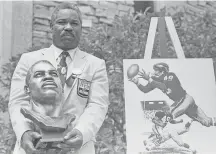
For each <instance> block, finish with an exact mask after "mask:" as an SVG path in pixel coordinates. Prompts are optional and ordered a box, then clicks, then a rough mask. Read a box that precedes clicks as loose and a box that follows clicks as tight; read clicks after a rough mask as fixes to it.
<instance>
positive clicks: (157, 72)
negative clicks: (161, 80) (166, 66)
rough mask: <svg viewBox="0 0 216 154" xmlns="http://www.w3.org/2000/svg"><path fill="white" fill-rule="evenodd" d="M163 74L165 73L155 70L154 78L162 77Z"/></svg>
mask: <svg viewBox="0 0 216 154" xmlns="http://www.w3.org/2000/svg"><path fill="white" fill-rule="evenodd" d="M163 74H164V72H163V71H161V70H159V69H155V70H154V76H156V77H160V76H162V75H163Z"/></svg>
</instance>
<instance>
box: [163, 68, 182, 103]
mask: <svg viewBox="0 0 216 154" xmlns="http://www.w3.org/2000/svg"><path fill="white" fill-rule="evenodd" d="M163 83H164V84H165V85H166V88H167V89H166V90H165V91H164V93H166V95H167V96H168V97H169V98H170V99H171V100H173V101H175V102H176V101H180V100H181V99H182V98H184V97H185V95H186V91H185V90H184V89H183V88H182V86H181V83H180V81H179V79H178V77H177V76H176V75H175V74H174V73H172V72H169V73H167V75H166V76H165V77H164V79H163Z"/></svg>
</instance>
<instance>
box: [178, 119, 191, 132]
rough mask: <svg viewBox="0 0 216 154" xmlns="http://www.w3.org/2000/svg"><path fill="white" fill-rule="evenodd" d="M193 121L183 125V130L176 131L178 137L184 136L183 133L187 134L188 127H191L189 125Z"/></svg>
mask: <svg viewBox="0 0 216 154" xmlns="http://www.w3.org/2000/svg"><path fill="white" fill-rule="evenodd" d="M193 121H194V120H193V119H191V120H190V121H189V122H187V123H186V124H185V126H184V128H183V129H181V130H178V131H177V133H178V135H182V134H184V133H187V132H188V131H189V129H190V126H191V124H192V122H193Z"/></svg>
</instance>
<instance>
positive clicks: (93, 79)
mask: <svg viewBox="0 0 216 154" xmlns="http://www.w3.org/2000/svg"><path fill="white" fill-rule="evenodd" d="M39 60H48V61H50V62H51V63H52V64H53V66H54V67H56V68H57V63H56V60H55V58H54V51H53V49H52V47H50V48H44V49H41V50H38V51H33V52H29V53H24V54H23V55H22V56H21V58H20V60H19V62H18V64H17V66H16V69H15V71H14V74H13V77H12V81H11V91H10V100H9V105H8V108H9V113H10V119H11V123H12V126H13V130H14V132H15V134H16V137H17V143H16V146H15V150H14V154H25V152H24V151H23V149H22V148H21V147H20V139H21V137H22V135H23V133H24V132H25V131H26V130H30V129H32V128H31V122H30V121H29V120H27V119H26V118H25V117H24V116H23V115H22V114H21V113H20V108H21V107H27V106H28V105H29V96H27V95H26V94H25V93H24V85H25V77H26V74H27V71H28V69H29V68H30V67H31V66H32V65H33V64H34V63H35V62H37V61H39ZM74 73H75V74H74ZM71 76H73V77H74V78H75V79H74V78H72V77H71ZM66 83H68V84H65V86H64V96H65V102H64V105H63V112H64V113H73V114H75V116H76V117H77V118H76V120H75V128H77V129H78V130H79V131H80V132H81V133H82V134H83V146H82V148H81V150H80V152H79V153H83V154H85V153H86V151H88V152H87V153H88V154H91V153H94V144H93V142H92V143H91V141H94V137H95V135H96V133H97V132H98V130H99V128H100V127H101V125H102V123H103V121H104V119H105V116H106V113H107V110H108V105H109V100H108V95H109V88H108V78H107V71H106V66H105V62H104V60H101V59H99V58H96V57H94V56H93V55H90V54H88V53H86V52H83V51H81V50H79V49H78V50H77V51H76V54H75V56H74V59H73V61H72V63H70V65H69V66H68V74H67V81H66ZM91 151H92V152H91Z"/></svg>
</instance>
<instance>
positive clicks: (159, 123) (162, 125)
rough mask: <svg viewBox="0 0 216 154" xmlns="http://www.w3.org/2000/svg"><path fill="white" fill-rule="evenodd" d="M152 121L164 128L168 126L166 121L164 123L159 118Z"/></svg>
mask: <svg viewBox="0 0 216 154" xmlns="http://www.w3.org/2000/svg"><path fill="white" fill-rule="evenodd" d="M152 122H153V123H154V124H155V125H158V126H161V127H163V128H164V127H165V126H166V123H163V122H162V121H160V120H157V119H155V118H153V119H152Z"/></svg>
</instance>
